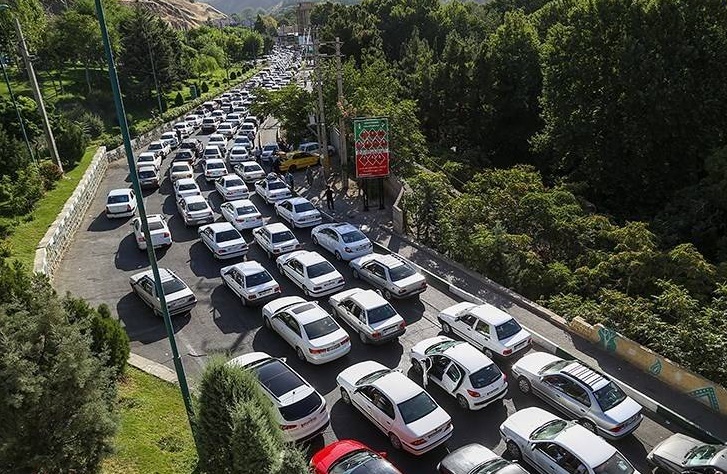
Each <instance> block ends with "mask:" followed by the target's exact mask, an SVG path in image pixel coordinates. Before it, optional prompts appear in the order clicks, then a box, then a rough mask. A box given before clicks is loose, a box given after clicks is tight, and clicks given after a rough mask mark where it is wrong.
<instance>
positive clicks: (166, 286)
mask: <svg viewBox="0 0 727 474" xmlns="http://www.w3.org/2000/svg"><path fill="white" fill-rule="evenodd" d="M185 288H187V285H185V284H184V282H183V281H182V280H179V279H178V278H172V279H171V280H167V281H163V282H162V289H163V290H164V294H165V295H171V294H172V293H176V292H177V291H182V290H184V289H185Z"/></svg>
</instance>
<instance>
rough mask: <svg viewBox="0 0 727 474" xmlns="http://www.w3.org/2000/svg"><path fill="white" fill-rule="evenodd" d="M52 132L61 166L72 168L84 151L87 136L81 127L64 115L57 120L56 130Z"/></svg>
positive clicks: (86, 144)
mask: <svg viewBox="0 0 727 474" xmlns="http://www.w3.org/2000/svg"><path fill="white" fill-rule="evenodd" d="M53 133H54V134H55V139H56V147H57V148H58V154H59V155H60V157H61V163H62V164H63V167H64V168H73V167H74V166H76V164H77V163H78V161H79V160H80V159H81V157H82V156H83V154H84V153H85V151H86V147H87V146H88V141H89V140H88V136H87V135H86V134H85V133H83V129H82V128H81V127H80V126H79V125H77V124H75V123H73V122H71V121H70V120H68V119H66V118H65V117H60V118H59V119H58V120H57V122H56V130H54V132H53Z"/></svg>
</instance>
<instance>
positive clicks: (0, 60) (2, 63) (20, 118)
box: [0, 55, 36, 163]
mask: <svg viewBox="0 0 727 474" xmlns="http://www.w3.org/2000/svg"><path fill="white" fill-rule="evenodd" d="M0 67H2V70H3V77H4V78H5V84H7V86H8V94H10V100H12V101H13V106H14V107H15V113H16V114H17V116H18V122H20V131H21V132H23V140H25V146H26V147H28V154H29V155H30V158H31V159H32V160H33V163H35V162H36V161H35V155H34V154H33V149H32V148H31V147H30V140H28V133H27V132H26V131H25V123H23V122H24V121H23V114H22V113H21V112H20V107H19V106H18V101H16V100H15V94H13V88H12V86H11V85H10V78H9V77H8V71H7V70H6V69H5V58H3V57H2V55H0Z"/></svg>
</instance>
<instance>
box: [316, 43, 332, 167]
mask: <svg viewBox="0 0 727 474" xmlns="http://www.w3.org/2000/svg"><path fill="white" fill-rule="evenodd" d="M318 46H319V44H318V39H317V38H316V39H314V40H313V69H314V70H315V72H316V79H317V81H316V83H317V87H318V114H319V123H320V127H321V133H320V136H319V138H320V140H321V144H320V145H321V151H322V152H323V177H324V178H327V177H328V175H329V173H330V172H331V160H330V158H329V156H328V136H327V131H326V113H325V110H324V109H325V107H324V106H323V76H322V74H321V68H320V64H319V57H318V54H319V53H318Z"/></svg>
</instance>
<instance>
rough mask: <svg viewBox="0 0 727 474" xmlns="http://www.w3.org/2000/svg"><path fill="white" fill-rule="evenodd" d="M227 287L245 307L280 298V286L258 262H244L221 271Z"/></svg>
mask: <svg viewBox="0 0 727 474" xmlns="http://www.w3.org/2000/svg"><path fill="white" fill-rule="evenodd" d="M220 276H222V281H223V282H225V285H227V287H228V288H229V289H230V290H232V292H233V293H235V294H236V295H237V296H238V297H239V298H240V301H242V305H243V306H247V305H249V304H255V303H262V302H264V301H267V300H270V299H272V298H277V297H278V296H280V285H278V282H277V281H275V279H274V278H273V277H272V275H270V273H269V272H268V271H267V270H265V268H264V267H263V266H262V265H260V264H259V263H257V262H242V263H237V264H235V265H230V266H229V267H223V268H222V269H221V270H220Z"/></svg>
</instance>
